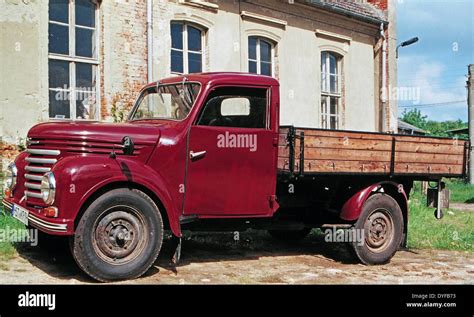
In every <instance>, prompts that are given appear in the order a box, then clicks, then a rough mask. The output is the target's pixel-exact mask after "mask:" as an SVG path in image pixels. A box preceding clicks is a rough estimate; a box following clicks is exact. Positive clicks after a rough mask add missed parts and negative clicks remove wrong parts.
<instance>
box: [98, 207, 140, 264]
mask: <svg viewBox="0 0 474 317" xmlns="http://www.w3.org/2000/svg"><path fill="white" fill-rule="evenodd" d="M144 228H145V225H144V222H143V219H142V218H141V217H140V216H139V214H138V212H137V211H135V210H133V209H131V208H128V207H126V206H124V208H120V209H118V210H113V211H111V212H108V213H106V214H105V216H103V217H102V218H100V219H99V221H98V222H97V225H96V228H95V235H94V240H95V241H94V242H95V243H94V246H95V248H96V252H97V254H98V255H99V256H100V257H101V258H102V259H104V260H105V261H107V262H109V263H113V264H123V262H128V261H130V260H132V259H133V258H135V257H136V256H137V255H138V254H139V253H140V252H141V250H142V249H143V245H144V243H145V240H146V234H144V231H145V229H144Z"/></svg>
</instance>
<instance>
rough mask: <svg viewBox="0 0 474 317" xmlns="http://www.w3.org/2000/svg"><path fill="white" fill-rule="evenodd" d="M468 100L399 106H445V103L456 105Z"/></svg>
mask: <svg viewBox="0 0 474 317" xmlns="http://www.w3.org/2000/svg"><path fill="white" fill-rule="evenodd" d="M464 102H467V100H458V101H447V102H438V103H425V104H421V105H404V106H398V107H399V108H425V107H436V106H445V105H455V104H460V103H464Z"/></svg>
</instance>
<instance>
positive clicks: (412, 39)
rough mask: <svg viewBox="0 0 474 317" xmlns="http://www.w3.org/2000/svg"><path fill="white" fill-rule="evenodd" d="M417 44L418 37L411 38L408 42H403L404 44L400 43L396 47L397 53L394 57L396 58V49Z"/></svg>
mask: <svg viewBox="0 0 474 317" xmlns="http://www.w3.org/2000/svg"><path fill="white" fill-rule="evenodd" d="M416 42H418V37H414V38H411V39H409V40H408V41H405V42H402V43H400V44H399V45H398V46H397V53H396V57H397V58H398V49H399V48H400V47H405V46H408V45H412V44H414V43H416Z"/></svg>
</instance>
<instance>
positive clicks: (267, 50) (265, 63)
mask: <svg viewBox="0 0 474 317" xmlns="http://www.w3.org/2000/svg"><path fill="white" fill-rule="evenodd" d="M248 45H249V52H248V59H249V73H254V74H260V75H267V76H273V73H274V71H273V68H274V55H275V53H274V52H275V46H274V45H273V44H272V43H271V42H270V41H268V40H266V39H264V38H260V37H256V36H250V37H249V43H248Z"/></svg>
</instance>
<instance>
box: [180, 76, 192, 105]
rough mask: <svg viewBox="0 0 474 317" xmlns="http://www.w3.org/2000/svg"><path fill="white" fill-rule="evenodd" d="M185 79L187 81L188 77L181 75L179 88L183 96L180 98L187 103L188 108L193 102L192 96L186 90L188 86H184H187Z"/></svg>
mask: <svg viewBox="0 0 474 317" xmlns="http://www.w3.org/2000/svg"><path fill="white" fill-rule="evenodd" d="M187 81H188V78H186V77H183V81H182V82H181V86H182V87H181V89H182V91H183V95H184V98H182V99H183V101H184V102H185V104H187V105H188V108H191V107H192V105H193V102H194V97H193V95H192V94H191V93H190V91H189V90H188V89H189V87H186V86H189V85H186V82H187Z"/></svg>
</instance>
